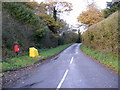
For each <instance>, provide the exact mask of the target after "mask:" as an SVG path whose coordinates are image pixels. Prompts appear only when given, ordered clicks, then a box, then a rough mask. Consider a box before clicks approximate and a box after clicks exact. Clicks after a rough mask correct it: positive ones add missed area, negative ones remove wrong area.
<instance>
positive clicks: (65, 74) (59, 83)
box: [56, 69, 69, 90]
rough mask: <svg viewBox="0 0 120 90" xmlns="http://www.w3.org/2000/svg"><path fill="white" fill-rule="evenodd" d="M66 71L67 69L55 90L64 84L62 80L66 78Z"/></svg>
mask: <svg viewBox="0 0 120 90" xmlns="http://www.w3.org/2000/svg"><path fill="white" fill-rule="evenodd" d="M68 71H69V70H68V69H67V70H66V71H65V74H64V76H63V78H62V79H61V81H60V83H59V84H58V86H57V89H56V90H59V88H60V87H61V85H62V83H63V82H64V80H65V78H66V76H67V74H68Z"/></svg>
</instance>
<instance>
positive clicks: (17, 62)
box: [2, 44, 72, 72]
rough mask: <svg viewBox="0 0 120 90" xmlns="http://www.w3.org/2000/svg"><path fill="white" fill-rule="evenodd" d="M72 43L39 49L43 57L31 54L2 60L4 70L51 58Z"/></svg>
mask: <svg viewBox="0 0 120 90" xmlns="http://www.w3.org/2000/svg"><path fill="white" fill-rule="evenodd" d="M70 45H72V44H66V45H61V46H58V47H56V48H52V49H47V50H39V51H40V56H41V57H34V58H32V57H29V56H21V57H14V58H11V59H9V60H8V61H6V62H2V71H3V72H4V71H8V70H15V69H19V68H22V67H26V66H29V65H32V64H34V63H35V62H37V61H39V60H43V59H48V58H51V57H52V56H55V55H57V54H59V53H60V52H61V51H63V50H64V49H66V48H67V47H69V46H70Z"/></svg>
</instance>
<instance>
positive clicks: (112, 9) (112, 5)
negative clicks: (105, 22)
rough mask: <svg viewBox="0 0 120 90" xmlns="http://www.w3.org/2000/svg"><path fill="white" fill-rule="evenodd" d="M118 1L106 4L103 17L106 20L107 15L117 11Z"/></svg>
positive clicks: (119, 2)
mask: <svg viewBox="0 0 120 90" xmlns="http://www.w3.org/2000/svg"><path fill="white" fill-rule="evenodd" d="M119 6H120V1H117V0H112V2H107V8H106V9H104V11H103V14H104V17H105V18H107V17H108V16H109V15H111V14H112V13H114V12H115V11H117V10H119Z"/></svg>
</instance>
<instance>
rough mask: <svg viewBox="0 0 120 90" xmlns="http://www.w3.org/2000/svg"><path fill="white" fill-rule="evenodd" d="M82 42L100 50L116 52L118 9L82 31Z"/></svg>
mask: <svg viewBox="0 0 120 90" xmlns="http://www.w3.org/2000/svg"><path fill="white" fill-rule="evenodd" d="M82 37H83V43H84V44H85V45H87V46H90V47H92V48H94V49H97V50H100V51H107V52H111V53H115V54H117V53H118V11H117V12H115V13H114V14H112V15H111V16H109V17H108V18H107V19H105V20H103V21H101V22H99V23H97V24H95V25H92V26H91V27H90V28H89V29H88V30H87V31H86V32H84V33H83V35H82Z"/></svg>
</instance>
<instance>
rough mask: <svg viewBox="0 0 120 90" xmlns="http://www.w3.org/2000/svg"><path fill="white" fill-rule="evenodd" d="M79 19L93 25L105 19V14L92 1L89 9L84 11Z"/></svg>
mask: <svg viewBox="0 0 120 90" xmlns="http://www.w3.org/2000/svg"><path fill="white" fill-rule="evenodd" d="M77 19H78V21H79V22H81V23H83V24H86V25H88V26H91V25H93V24H95V23H97V22H99V21H101V20H103V15H102V12H101V11H100V10H99V9H97V8H96V6H95V5H94V4H93V3H92V4H90V5H88V9H87V10H86V11H83V12H82V13H81V14H80V15H79V16H78V18H77Z"/></svg>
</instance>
